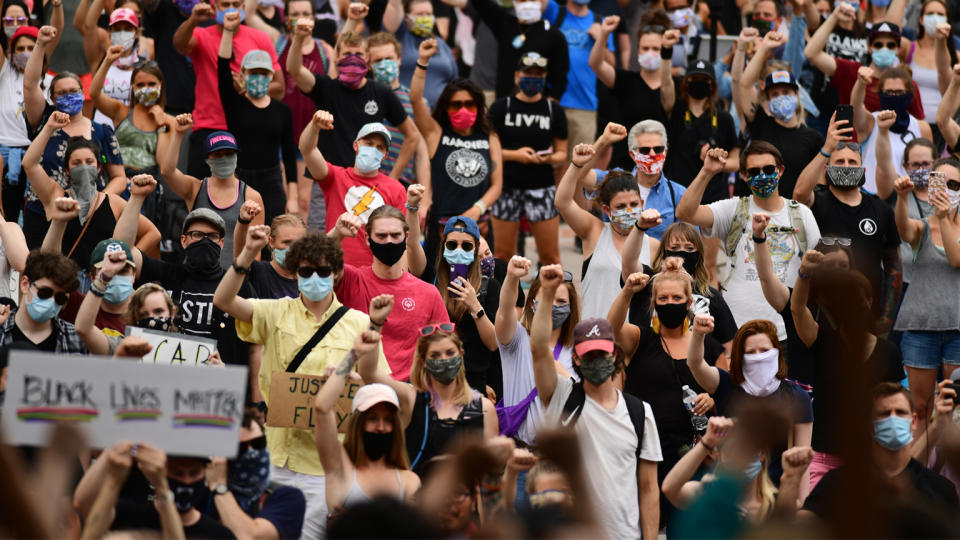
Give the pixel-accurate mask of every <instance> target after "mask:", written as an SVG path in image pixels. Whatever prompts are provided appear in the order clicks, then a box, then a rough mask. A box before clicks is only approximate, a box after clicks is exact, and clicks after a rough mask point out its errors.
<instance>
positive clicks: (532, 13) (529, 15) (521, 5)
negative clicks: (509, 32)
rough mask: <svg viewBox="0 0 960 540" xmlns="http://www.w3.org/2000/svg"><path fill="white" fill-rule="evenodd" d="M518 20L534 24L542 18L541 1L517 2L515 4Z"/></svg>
mask: <svg viewBox="0 0 960 540" xmlns="http://www.w3.org/2000/svg"><path fill="white" fill-rule="evenodd" d="M513 8H514V10H516V12H517V20H519V21H520V22H521V23H523V24H533V23H535V22H537V21H539V20H540V15H541V13H540V2H536V1H534V2H516V3H514V4H513Z"/></svg>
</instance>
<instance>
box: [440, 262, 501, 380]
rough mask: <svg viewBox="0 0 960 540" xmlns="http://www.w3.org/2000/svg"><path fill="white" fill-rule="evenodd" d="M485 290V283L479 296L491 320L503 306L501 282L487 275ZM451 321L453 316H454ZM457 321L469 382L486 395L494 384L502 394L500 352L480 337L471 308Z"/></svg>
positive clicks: (484, 310)
mask: <svg viewBox="0 0 960 540" xmlns="http://www.w3.org/2000/svg"><path fill="white" fill-rule="evenodd" d="M483 282H484V283H485V284H486V291H485V292H484V291H483V290H482V289H483V287H484V286H483V285H481V287H480V289H478V290H477V297H478V299H479V300H480V305H481V306H483V312H484V317H487V318H488V319H490V321H491V322H493V321H495V320H497V310H498V309H499V308H500V282H499V281H497V280H496V279H489V278H484V279H483ZM451 321H452V319H451ZM453 322H455V323H456V325H457V334H459V336H460V339H461V341H463V351H464V357H463V363H464V369H465V370H466V375H467V382H468V383H470V386H471V387H472V388H475V389H476V390H477V391H478V392H480V393H481V394H483V395H484V396H485V395H487V389H486V387H487V385H489V386H490V387H491V388H493V390H494V392H496V393H497V395H498V396H499V395H501V394H502V389H503V376H502V374H501V373H502V371H501V367H500V352H499V351H498V350H496V349H494V350H492V351H491V350H490V349H488V348H487V346H486V345H484V344H483V340H482V339H480V331H479V330H477V321H476V320H475V319H474V318H473V316H472V315H470V311H469V310H467V312H466V313H464V314H463V316H462V317H460V320H459V321H453Z"/></svg>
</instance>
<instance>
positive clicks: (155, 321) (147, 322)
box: [137, 317, 172, 332]
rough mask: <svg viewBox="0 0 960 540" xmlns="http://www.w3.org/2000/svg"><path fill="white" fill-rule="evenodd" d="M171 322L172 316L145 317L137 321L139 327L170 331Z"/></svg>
mask: <svg viewBox="0 0 960 540" xmlns="http://www.w3.org/2000/svg"><path fill="white" fill-rule="evenodd" d="M171 322H172V319H171V318H170V317H144V318H142V319H140V320H139V321H137V326H138V327H139V328H147V329H149V330H159V331H161V332H169V331H170V324H171Z"/></svg>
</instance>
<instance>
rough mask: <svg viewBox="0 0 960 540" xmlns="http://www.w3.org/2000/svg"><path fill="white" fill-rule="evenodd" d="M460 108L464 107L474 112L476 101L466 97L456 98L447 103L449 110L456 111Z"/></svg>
mask: <svg viewBox="0 0 960 540" xmlns="http://www.w3.org/2000/svg"><path fill="white" fill-rule="evenodd" d="M460 109H466V110H468V111H471V112H474V111H476V110H477V102H476V101H474V100H472V99H467V100H459V99H458V100H456V101H451V102H450V104H449V105H447V110H448V111H450V112H457V111H459V110H460Z"/></svg>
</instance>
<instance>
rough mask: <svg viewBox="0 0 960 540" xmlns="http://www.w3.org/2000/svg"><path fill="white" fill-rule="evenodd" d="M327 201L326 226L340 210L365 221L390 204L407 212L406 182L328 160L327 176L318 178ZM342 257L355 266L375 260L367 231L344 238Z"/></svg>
mask: <svg viewBox="0 0 960 540" xmlns="http://www.w3.org/2000/svg"><path fill="white" fill-rule="evenodd" d="M317 183H318V184H320V188H321V189H323V200H324V201H325V202H326V203H327V230H328V231H329V230H330V229H332V228H333V227H334V226H335V225H336V224H337V219H338V218H339V217H340V214H343V213H344V212H346V211H347V210H349V211H350V212H353V215H355V216H357V217H359V218H360V221H362V222H363V223H364V225H366V223H367V218H368V217H370V213H371V212H373V211H374V210H376V209H377V208H380V207H381V206H383V205H385V204H389V205H390V206H393V207H395V208H397V209H399V210H400V211H401V212H403V214H404V215H406V214H407V208H406V204H407V190H405V189H403V184H401V183H400V182H399V181H397V180H394V179H393V178H390V177H389V176H387V175H385V174H383V173H379V174H377V176H374V177H372V178H366V177H363V176H359V175H358V174H357V173H356V172H354V170H353V167H338V166H336V165H333V164H332V163H327V177H326V178H324V179H323V180H321V181H317ZM342 246H343V261H344V262H346V263H348V264H352V265H354V266H369V265H371V264H373V253H371V252H370V246H369V245H367V235H366V233H365V232H364V231H363V230H361V231H360V233H359V234H357V237H356V238H344V239H343V243H342Z"/></svg>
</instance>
